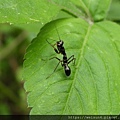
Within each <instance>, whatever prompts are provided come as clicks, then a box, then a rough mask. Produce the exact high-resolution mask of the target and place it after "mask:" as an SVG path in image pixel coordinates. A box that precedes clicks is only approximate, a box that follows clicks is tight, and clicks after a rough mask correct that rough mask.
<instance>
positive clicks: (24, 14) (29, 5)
mask: <svg viewBox="0 0 120 120" xmlns="http://www.w3.org/2000/svg"><path fill="white" fill-rule="evenodd" d="M65 1H66V0H64V1H61V3H60V4H61V5H62V4H64V3H65ZM59 10H60V7H58V6H57V5H56V4H54V3H53V2H52V1H48V0H34V1H33V0H26V1H25V0H20V1H17V0H10V1H8V0H0V16H1V17H0V22H1V23H4V22H8V23H11V24H12V23H17V24H18V23H33V22H40V23H42V24H45V23H46V22H48V21H49V20H50V19H51V17H53V16H55V15H56V14H58V12H59Z"/></svg>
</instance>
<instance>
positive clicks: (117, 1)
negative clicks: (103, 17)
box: [107, 0, 120, 21]
mask: <svg viewBox="0 0 120 120" xmlns="http://www.w3.org/2000/svg"><path fill="white" fill-rule="evenodd" d="M107 18H108V19H111V20H117V21H118V20H119V21H120V0H112V3H111V6H110V10H109V12H108V15H107Z"/></svg>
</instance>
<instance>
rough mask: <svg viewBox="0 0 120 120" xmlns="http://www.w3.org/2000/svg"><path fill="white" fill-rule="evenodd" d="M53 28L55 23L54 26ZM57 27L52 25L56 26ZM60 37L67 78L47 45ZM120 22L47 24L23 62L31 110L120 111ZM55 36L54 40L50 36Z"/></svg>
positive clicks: (34, 111) (61, 20) (84, 112)
mask: <svg viewBox="0 0 120 120" xmlns="http://www.w3.org/2000/svg"><path fill="white" fill-rule="evenodd" d="M55 26H56V27H55ZM56 28H57V29H56ZM57 30H58V33H59V36H60V38H61V39H62V40H63V41H64V47H65V50H66V53H67V56H68V58H69V57H70V56H71V55H74V56H75V58H76V62H75V65H74V64H73V63H72V62H71V63H70V64H69V66H70V68H71V75H70V76H69V77H67V76H66V75H65V73H64V69H63V67H62V66H61V65H59V66H58V68H57V70H56V71H55V72H54V73H53V74H52V75H51V76H50V77H49V78H48V79H46V78H47V77H48V76H49V75H50V74H51V73H52V72H53V70H54V68H55V67H56V65H57V63H58V62H59V61H58V60H56V59H52V60H49V59H50V58H51V57H54V56H57V57H58V58H60V59H62V55H61V54H57V53H55V51H54V49H53V48H52V47H51V46H50V45H49V44H48V43H47V41H46V39H48V41H49V42H50V43H51V44H55V43H56V41H58V39H59V37H58V34H57ZM119 31H120V26H118V25H117V24H115V23H113V22H109V21H103V22H99V23H92V24H89V23H87V22H86V21H84V20H82V19H78V18H74V19H73V18H70V19H59V20H56V21H52V22H50V23H48V24H46V25H45V26H44V27H43V28H42V29H41V31H40V32H39V34H38V36H37V37H36V38H35V39H34V40H33V42H32V43H31V45H30V46H29V47H28V49H27V51H26V55H25V59H26V60H25V61H24V74H23V76H24V80H26V81H25V89H26V91H27V92H29V93H28V104H29V107H32V109H31V112H30V114H31V115H33V114H42V115H44V114H53V115H54V114H57V115H58V114H59V115H61V114H64V115H65V114H66V115H69V114H71V115H73V114H79V115H80V114H87V115H88V114H94V115H96V114H99V115H100V114H101V115H103V114H108V115H114V114H119V111H120V88H119V86H120V74H119V73H120V34H119ZM53 39H54V40H53Z"/></svg>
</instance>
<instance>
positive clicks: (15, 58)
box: [0, 0, 120, 115]
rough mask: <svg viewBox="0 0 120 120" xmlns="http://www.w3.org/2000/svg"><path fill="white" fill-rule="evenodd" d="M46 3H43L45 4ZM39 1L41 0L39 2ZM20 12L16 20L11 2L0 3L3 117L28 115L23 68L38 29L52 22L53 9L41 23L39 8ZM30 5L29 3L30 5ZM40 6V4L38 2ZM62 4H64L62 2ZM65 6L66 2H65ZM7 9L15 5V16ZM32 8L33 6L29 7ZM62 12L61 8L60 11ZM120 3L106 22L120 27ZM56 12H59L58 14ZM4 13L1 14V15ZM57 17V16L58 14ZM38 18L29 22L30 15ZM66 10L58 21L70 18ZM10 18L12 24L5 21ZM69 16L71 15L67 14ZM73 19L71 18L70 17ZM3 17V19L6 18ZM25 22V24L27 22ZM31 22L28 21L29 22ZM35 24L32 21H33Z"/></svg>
mask: <svg viewBox="0 0 120 120" xmlns="http://www.w3.org/2000/svg"><path fill="white" fill-rule="evenodd" d="M42 1H43V0H41V2H42ZM38 2H39V1H38ZM20 4H21V7H19V9H18V14H21V16H20V17H19V16H18V17H17V15H16V12H15V13H14V5H13V4H12V2H8V1H7V0H6V1H2V0H1V1H0V15H1V16H2V15H4V16H2V17H0V114H1V115H8V114H9V115H13V114H14V115H15V114H16V115H17V114H19V115H20V114H29V111H30V108H28V107H27V100H26V94H27V93H26V92H25V90H24V88H23V83H24V81H22V76H21V74H22V70H23V68H22V65H23V58H24V54H25V50H26V48H27V46H28V45H29V44H30V42H31V40H32V39H33V38H34V37H36V35H37V34H38V32H39V29H40V28H41V27H42V26H43V25H44V24H45V23H46V22H47V21H49V20H51V18H50V16H52V11H53V10H54V7H55V8H56V6H54V7H53V9H51V10H50V11H49V13H47V16H48V17H47V18H46V21H43V20H42V18H41V21H40V22H39V21H38V20H37V18H38V17H39V16H40V15H41V13H40V14H39V15H36V14H35V11H36V10H37V7H39V6H36V9H34V8H32V10H31V11H27V10H26V12H25V13H22V12H21V11H22V9H23V8H22V4H24V1H21V2H20ZM28 4H29V3H26V5H28ZM32 4H34V3H32ZM36 4H37V3H36ZM60 4H61V3H60ZM62 4H65V3H62ZM8 6H13V7H12V9H13V14H14V16H15V17H13V14H9V8H10V7H8ZM30 7H31V6H30ZM46 9H47V6H45V7H44V9H43V13H44V12H45V10H46ZM58 9H59V8H58ZM119 11H120V1H119V0H113V1H112V3H111V7H110V9H109V12H108V15H107V19H109V20H111V21H114V22H116V23H118V24H120V13H119ZM56 12H57V11H56ZM1 13H2V14H1ZM56 14H57V13H56ZM32 15H33V16H34V17H35V19H28V18H30V17H31V16H32ZM67 15H68V14H66V13H65V12H64V11H61V12H60V13H59V14H58V16H57V18H62V17H64V16H67ZM6 16H8V17H9V21H8V19H7V18H6ZM68 16H69V15H68ZM70 16H71V15H70ZM3 17H4V18H3ZM24 21H25V22H24ZM26 21H28V22H26ZM31 21H32V22H31Z"/></svg>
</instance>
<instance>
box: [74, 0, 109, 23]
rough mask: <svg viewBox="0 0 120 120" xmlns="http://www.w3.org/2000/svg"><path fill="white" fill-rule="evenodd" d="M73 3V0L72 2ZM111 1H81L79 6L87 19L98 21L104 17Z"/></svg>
mask: <svg viewBox="0 0 120 120" xmlns="http://www.w3.org/2000/svg"><path fill="white" fill-rule="evenodd" d="M72 1H73V0H72ZM110 3H111V0H81V1H80V5H81V7H82V8H83V10H84V11H85V13H86V14H87V16H88V17H89V18H91V20H93V21H100V20H103V19H104V18H105V17H106V13H107V11H108V8H109V6H110Z"/></svg>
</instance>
